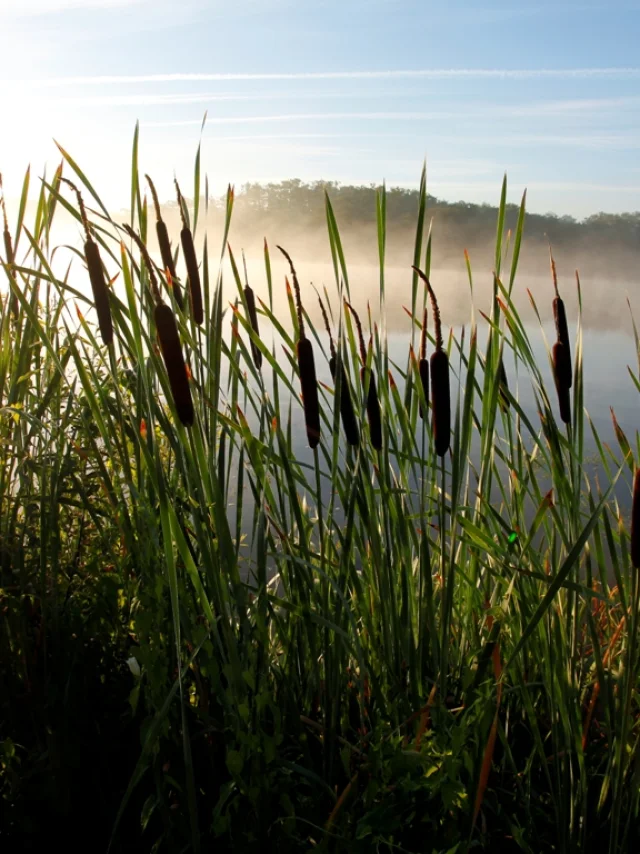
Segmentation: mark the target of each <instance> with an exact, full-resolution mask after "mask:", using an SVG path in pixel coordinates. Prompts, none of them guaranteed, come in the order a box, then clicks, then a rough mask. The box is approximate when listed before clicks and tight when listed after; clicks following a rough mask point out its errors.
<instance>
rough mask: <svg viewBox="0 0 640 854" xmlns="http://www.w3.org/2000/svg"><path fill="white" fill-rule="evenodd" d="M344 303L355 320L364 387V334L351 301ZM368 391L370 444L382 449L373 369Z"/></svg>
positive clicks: (378, 402) (365, 362)
mask: <svg viewBox="0 0 640 854" xmlns="http://www.w3.org/2000/svg"><path fill="white" fill-rule="evenodd" d="M344 304H345V305H346V306H347V308H348V309H349V311H350V312H351V314H352V315H353V319H354V320H355V322H356V329H357V330H358V341H359V343H360V358H361V359H362V367H361V368H360V379H361V381H362V386H363V388H364V389H366V388H367V367H366V364H367V349H366V347H365V344H364V335H363V333H362V323H361V322H360V317H359V315H358V312H357V311H356V310H355V308H354V307H353V306H352V305H351V303H349V302H347V300H346V299H345V301H344ZM368 373H369V377H368V379H369V391H368V392H367V420H368V422H369V433H370V436H371V444H372V445H373V447H374V448H375V449H376V451H381V450H382V415H381V412H380V401H379V400H378V389H377V388H376V378H375V374H374V373H373V371H369V372H368Z"/></svg>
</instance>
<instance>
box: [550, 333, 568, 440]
mask: <svg viewBox="0 0 640 854" xmlns="http://www.w3.org/2000/svg"><path fill="white" fill-rule="evenodd" d="M552 356H553V378H554V380H555V384H556V391H557V392H558V404H559V406H560V418H561V419H562V420H563V421H564V423H565V424H570V423H571V397H570V393H569V383H568V382H567V375H568V374H570V369H569V367H568V360H569V355H568V353H567V351H566V349H565V346H564V344H562V343H561V342H560V341H556V343H555V344H554V345H553V352H552Z"/></svg>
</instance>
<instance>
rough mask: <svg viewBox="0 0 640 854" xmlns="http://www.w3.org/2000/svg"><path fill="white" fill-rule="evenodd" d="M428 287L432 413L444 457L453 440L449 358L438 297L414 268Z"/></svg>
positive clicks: (441, 453) (437, 440)
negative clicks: (433, 344) (433, 345)
mask: <svg viewBox="0 0 640 854" xmlns="http://www.w3.org/2000/svg"><path fill="white" fill-rule="evenodd" d="M413 269H414V270H415V271H416V273H417V274H418V275H419V276H420V278H421V279H422V281H423V282H424V283H425V285H426V286H427V290H428V292H429V298H430V300H431V308H432V311H433V323H434V327H435V338H436V352H435V353H433V354H432V356H431V412H432V419H433V423H432V429H433V439H434V442H435V448H436V454H438V456H439V457H443V456H444V455H445V454H446V453H447V451H448V450H449V442H450V438H451V391H450V388H449V357H448V356H447V353H446V351H445V349H444V346H443V341H442V321H441V320H440V309H439V307H438V301H437V299H436V295H435V293H434V291H433V288H432V287H431V283H430V282H429V279H428V278H427V276H426V275H425V274H424V273H423V272H422V270H420V269H418V267H414V268H413Z"/></svg>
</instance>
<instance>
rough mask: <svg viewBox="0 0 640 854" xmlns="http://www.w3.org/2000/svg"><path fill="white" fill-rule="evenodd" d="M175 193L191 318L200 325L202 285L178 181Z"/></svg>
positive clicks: (201, 319) (202, 318) (202, 315)
mask: <svg viewBox="0 0 640 854" xmlns="http://www.w3.org/2000/svg"><path fill="white" fill-rule="evenodd" d="M174 184H175V187H176V194H177V197H178V207H179V208H180V217H181V218H182V230H181V231H180V243H181V244H182V254H183V256H184V263H185V266H186V268H187V286H188V288H189V298H190V300H191V313H192V314H193V319H194V320H195V322H196V323H197V324H198V326H200V325H201V324H202V322H203V321H204V308H203V305H202V286H201V284H200V270H199V269H198V259H197V257H196V249H195V246H194V244H193V235H192V234H191V229H190V228H189V226H188V225H187V221H186V218H185V213H184V209H183V205H184V200H183V198H182V193H181V192H180V187H179V186H178V182H177V181H174Z"/></svg>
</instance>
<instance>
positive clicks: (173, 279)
mask: <svg viewBox="0 0 640 854" xmlns="http://www.w3.org/2000/svg"><path fill="white" fill-rule="evenodd" d="M145 178H146V179H147V183H148V184H149V189H150V190H151V196H152V198H153V207H154V209H155V212H156V236H157V238H158V246H159V247H160V256H161V258H162V267H163V269H164V270H165V272H167V271H168V276H167V285H169V287H170V288H171V290H172V291H173V295H174V297H175V299H176V303H177V305H178V308H179V309H180V311H184V298H183V296H182V288H181V287H180V284H179V282H178V281H177V279H178V277H177V275H176V265H175V261H174V260H173V252H172V251H171V241H170V240H169V231H168V229H167V224H166V222H165V221H164V220H163V219H162V211H161V209H160V202H159V201H158V194H157V192H156V188H155V185H154V183H153V181H152V180H151V178H150V177H149V175H145Z"/></svg>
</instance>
